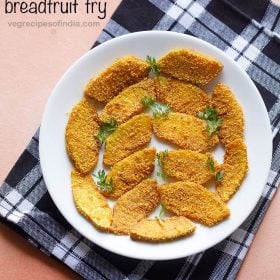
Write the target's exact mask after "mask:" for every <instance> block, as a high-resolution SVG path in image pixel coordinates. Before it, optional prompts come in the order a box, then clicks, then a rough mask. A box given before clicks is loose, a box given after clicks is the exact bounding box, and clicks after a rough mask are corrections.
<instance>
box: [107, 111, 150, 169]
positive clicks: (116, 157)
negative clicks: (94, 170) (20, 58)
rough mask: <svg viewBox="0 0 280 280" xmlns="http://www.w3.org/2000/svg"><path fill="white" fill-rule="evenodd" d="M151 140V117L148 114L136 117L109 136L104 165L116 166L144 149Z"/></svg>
mask: <svg viewBox="0 0 280 280" xmlns="http://www.w3.org/2000/svg"><path fill="white" fill-rule="evenodd" d="M151 138H152V126H151V117H150V116H149V115H147V114H141V115H137V116H134V117H133V118H132V119H130V120H129V121H127V122H126V123H124V124H121V125H120V126H119V127H118V128H117V129H116V130H115V131H114V132H113V133H112V134H111V135H109V136H108V138H107V140H106V146H105V151H104V157H103V162H104V164H106V165H110V166H112V165H114V164H115V163H117V162H118V161H120V160H122V159H124V158H125V157H127V156H129V155H131V154H132V153H134V152H136V151H138V150H140V149H141V148H143V147H144V146H145V145H146V144H148V143H149V142H150V141H151Z"/></svg>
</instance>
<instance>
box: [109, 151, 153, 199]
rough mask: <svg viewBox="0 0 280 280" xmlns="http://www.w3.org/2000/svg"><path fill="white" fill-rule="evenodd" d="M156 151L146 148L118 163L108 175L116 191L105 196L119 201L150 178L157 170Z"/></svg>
mask: <svg viewBox="0 0 280 280" xmlns="http://www.w3.org/2000/svg"><path fill="white" fill-rule="evenodd" d="M155 158H156V149H155V148H146V149H143V150H140V151H138V152H135V153H133V154H132V155H130V156H128V157H126V158H124V159H123V160H121V161H119V162H117V163H116V164H115V165H114V166H113V167H112V169H111V171H110V172H109V173H108V180H110V179H111V178H112V180H113V185H114V189H113V191H111V192H107V193H104V196H106V197H108V198H111V199H117V198H119V197H120V196H122V195H123V194H124V193H126V192H127V191H129V190H131V189H132V188H133V187H135V186H136V185H137V184H139V183H140V182H141V181H142V180H144V179H145V178H147V177H148V175H149V174H151V173H152V172H153V171H154V168H155Z"/></svg>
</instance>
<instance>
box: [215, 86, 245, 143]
mask: <svg viewBox="0 0 280 280" xmlns="http://www.w3.org/2000/svg"><path fill="white" fill-rule="evenodd" d="M212 100H213V105H214V107H215V108H216V109H217V111H218V114H219V116H220V117H221V118H222V120H223V122H222V126H221V128H220V131H219V138H220V141H221V143H222V144H223V145H227V144H228V143H230V142H232V141H233V140H235V139H236V138H243V135H244V115H243V111H242V108H241V107H240V105H239V104H238V102H237V101H236V99H235V97H234V94H233V93H232V91H231V90H230V88H229V87H227V86H226V85H224V84H218V85H217V86H216V87H215V88H214V91H213V95H212Z"/></svg>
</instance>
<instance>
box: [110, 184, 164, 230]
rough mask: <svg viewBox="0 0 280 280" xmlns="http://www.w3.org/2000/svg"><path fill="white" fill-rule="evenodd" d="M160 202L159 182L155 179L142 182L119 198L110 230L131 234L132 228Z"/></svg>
mask: <svg viewBox="0 0 280 280" xmlns="http://www.w3.org/2000/svg"><path fill="white" fill-rule="evenodd" d="M158 203H159V195H158V192H157V182H156V181H155V180H153V179H147V180H145V181H143V182H141V183H140V184H139V185H137V186H136V187H135V188H133V189H132V190H130V191H129V192H127V193H125V194H124V195H123V196H121V197H120V198H119V199H118V200H117V202H116V204H115V206H114V209H113V220H112V225H111V228H110V231H112V232H114V233H117V234H129V233H130V230H131V228H132V227H133V226H134V225H135V224H137V222H139V221H141V220H142V219H144V218H146V217H147V216H148V215H149V214H150V213H151V212H152V211H153V210H154V209H155V207H156V206H157V205H158Z"/></svg>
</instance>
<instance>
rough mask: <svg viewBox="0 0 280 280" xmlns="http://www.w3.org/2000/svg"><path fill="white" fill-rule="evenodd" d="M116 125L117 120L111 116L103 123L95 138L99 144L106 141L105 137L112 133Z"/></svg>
mask: <svg viewBox="0 0 280 280" xmlns="http://www.w3.org/2000/svg"><path fill="white" fill-rule="evenodd" d="M117 127H118V124H117V121H116V120H115V119H113V118H111V119H110V120H109V121H108V122H106V123H103V124H102V125H101V126H100V127H99V129H98V133H97V135H96V138H97V139H98V140H99V141H100V143H101V145H102V144H104V143H105V142H106V139H107V137H108V136H109V135H110V134H111V133H113V132H114V131H115V130H116V129H117Z"/></svg>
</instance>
